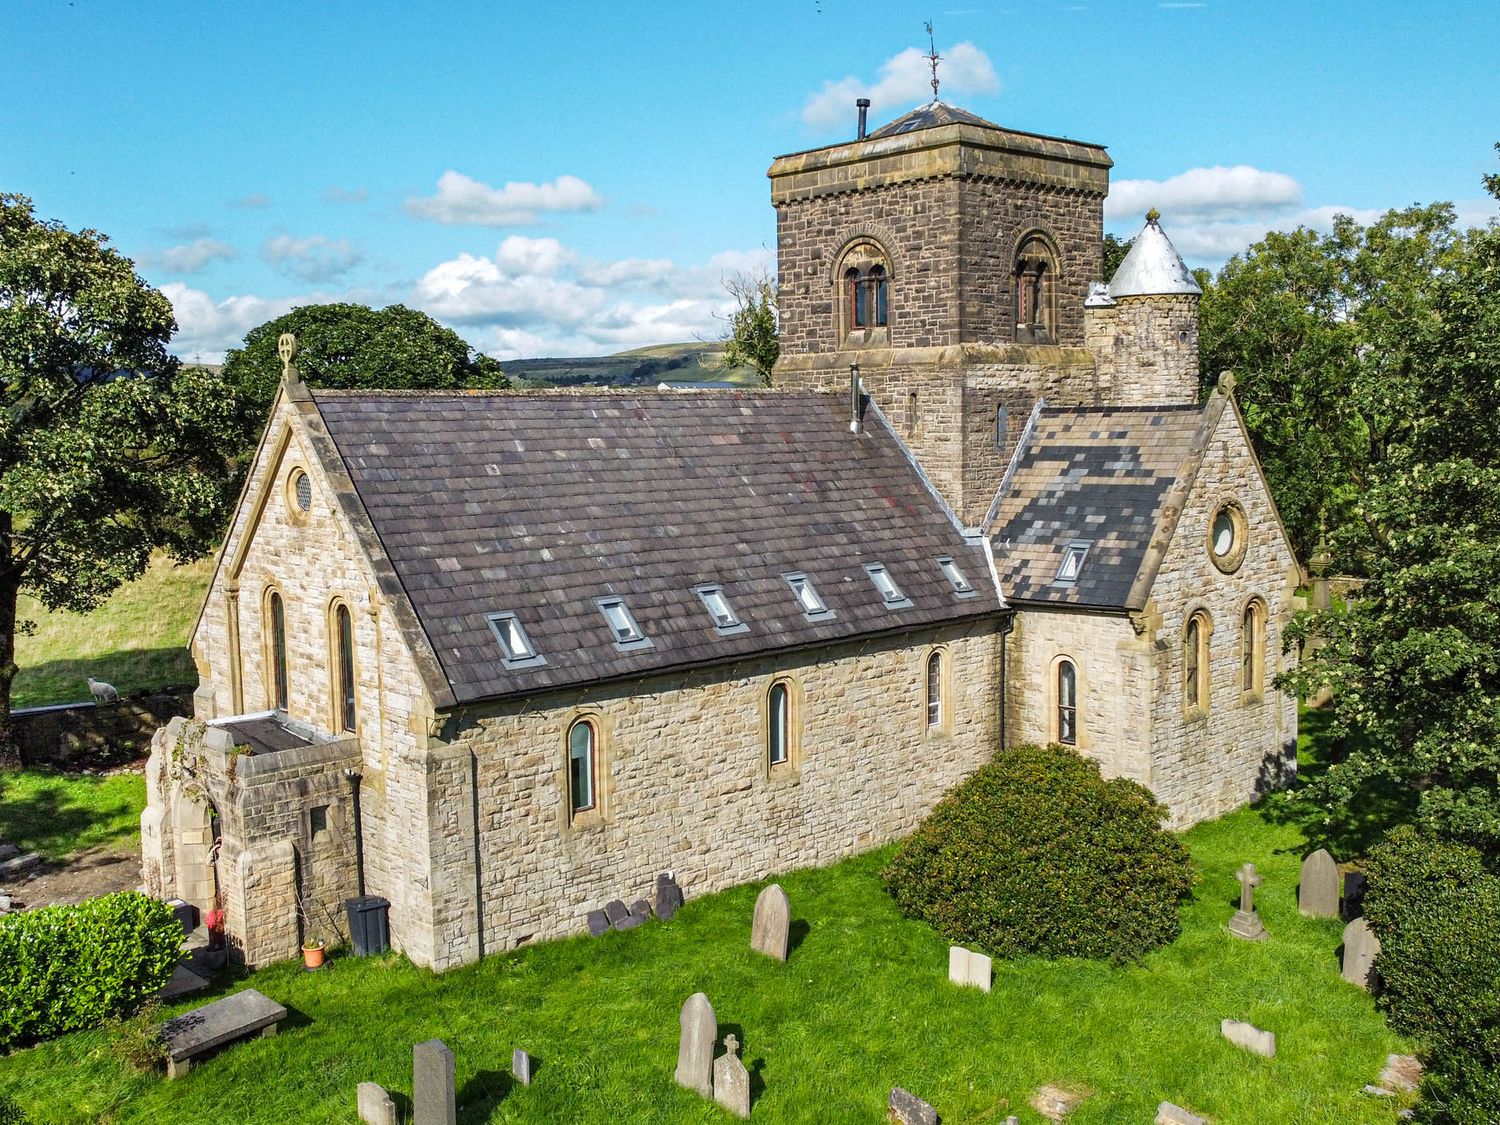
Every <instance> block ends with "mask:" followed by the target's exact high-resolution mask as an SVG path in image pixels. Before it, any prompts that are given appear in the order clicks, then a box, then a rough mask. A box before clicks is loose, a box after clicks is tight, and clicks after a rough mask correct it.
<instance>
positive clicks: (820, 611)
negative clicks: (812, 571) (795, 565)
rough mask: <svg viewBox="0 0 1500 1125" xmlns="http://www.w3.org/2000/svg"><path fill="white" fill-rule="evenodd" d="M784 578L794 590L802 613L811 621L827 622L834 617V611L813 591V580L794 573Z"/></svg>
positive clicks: (785, 575)
mask: <svg viewBox="0 0 1500 1125" xmlns="http://www.w3.org/2000/svg"><path fill="white" fill-rule="evenodd" d="M782 577H783V578H785V579H786V584H787V585H788V586H790V587H791V588H792V593H793V594H794V595H795V596H796V598H797V604H798V605H800V606H801V607H802V612H803V614H804V615H806V617H807V619H808V620H809V621H826V620H828V619H829V618H831V617H833V616H834V613H833V610H831V609H829V608H828V606H827V605H826V604H825V603H824V601H823V599H822V598H820V597H818V592H817V591H816V590H814V589H813V584H812V579H810V578H808V576H807V575H805V574H801V573H793V574H784V575H782Z"/></svg>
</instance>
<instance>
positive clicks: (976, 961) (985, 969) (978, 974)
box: [948, 945, 994, 992]
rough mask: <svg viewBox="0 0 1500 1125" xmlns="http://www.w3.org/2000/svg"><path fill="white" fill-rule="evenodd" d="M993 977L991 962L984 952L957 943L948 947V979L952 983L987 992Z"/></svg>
mask: <svg viewBox="0 0 1500 1125" xmlns="http://www.w3.org/2000/svg"><path fill="white" fill-rule="evenodd" d="M993 977H994V969H993V963H992V962H991V961H990V959H989V957H987V956H986V955H985V954H983V953H975V952H974V951H973V950H972V949H964V948H963V947H962V946H959V945H950V946H949V947H948V979H949V980H951V981H952V982H953V983H954V984H957V985H963V986H966V987H969V988H981V989H983V990H984V991H985V992H988V991H989V990H990V983H991V981H992V979H993Z"/></svg>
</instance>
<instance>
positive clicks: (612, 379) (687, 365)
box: [501, 341, 760, 387]
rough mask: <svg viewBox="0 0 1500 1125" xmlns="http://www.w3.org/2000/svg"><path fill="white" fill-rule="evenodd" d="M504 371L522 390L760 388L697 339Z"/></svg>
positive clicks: (519, 364)
mask: <svg viewBox="0 0 1500 1125" xmlns="http://www.w3.org/2000/svg"><path fill="white" fill-rule="evenodd" d="M501 366H502V367H503V368H504V369H505V373H506V374H507V375H509V376H510V377H511V378H512V379H513V380H515V381H516V383H517V384H518V385H521V386H527V385H530V386H546V387H642V386H645V387H654V386H655V385H656V384H657V383H731V384H734V385H735V386H752V387H753V386H756V385H758V384H759V382H760V379H759V376H758V375H756V373H755V371H754V370H752V369H751V368H748V367H727V366H725V364H724V345H723V344H717V343H712V344H708V343H702V342H701V341H694V342H692V343H687V344H657V345H655V346H653V347H649V348H634V349H632V350H631V351H628V352H618V353H617V354H615V355H602V356H580V357H576V358H571V359H568V358H564V359H507V360H502V361H501Z"/></svg>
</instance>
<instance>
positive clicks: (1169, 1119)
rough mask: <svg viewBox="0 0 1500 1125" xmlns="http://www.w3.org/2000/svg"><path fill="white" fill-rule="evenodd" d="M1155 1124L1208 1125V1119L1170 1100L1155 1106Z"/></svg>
mask: <svg viewBox="0 0 1500 1125" xmlns="http://www.w3.org/2000/svg"><path fill="white" fill-rule="evenodd" d="M1156 1125H1208V1120H1207V1119H1206V1118H1203V1117H1199V1116H1198V1115H1197V1114H1196V1113H1193V1112H1191V1111H1190V1110H1186V1109H1183V1108H1182V1107H1181V1106H1180V1105H1173V1104H1172V1103H1171V1102H1162V1103H1161V1105H1159V1106H1157V1107H1156Z"/></svg>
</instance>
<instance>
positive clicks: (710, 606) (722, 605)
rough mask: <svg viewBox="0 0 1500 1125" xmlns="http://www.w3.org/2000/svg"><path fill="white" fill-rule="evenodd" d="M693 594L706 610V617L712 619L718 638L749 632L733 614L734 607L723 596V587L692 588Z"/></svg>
mask: <svg viewBox="0 0 1500 1125" xmlns="http://www.w3.org/2000/svg"><path fill="white" fill-rule="evenodd" d="M693 592H694V593H696V594H697V595H698V597H699V599H700V600H701V601H702V602H703V608H704V609H706V610H708V615H709V616H710V617H712V618H713V621H714V630H715V631H716V632H718V633H719V635H720V636H728V635H730V634H732V633H745V632H748V631H749V629H750V626H748V625H746V624H745V623H744V622H743V621H741V620H740V619H739V617H738V615H736V614H735V612H734V607H733V606H731V605H730V604H729V599H728V598H727V597H725V596H724V587H722V586H713V585H709V586H694V587H693Z"/></svg>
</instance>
